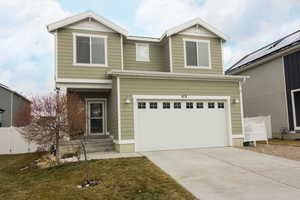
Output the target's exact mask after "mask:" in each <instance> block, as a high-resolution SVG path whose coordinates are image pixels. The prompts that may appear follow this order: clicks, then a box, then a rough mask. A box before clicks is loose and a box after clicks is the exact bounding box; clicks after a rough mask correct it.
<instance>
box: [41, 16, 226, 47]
mask: <svg viewBox="0 0 300 200" xmlns="http://www.w3.org/2000/svg"><path fill="white" fill-rule="evenodd" d="M87 18H92V19H94V20H95V21H97V22H99V23H101V24H103V25H105V26H107V27H109V28H111V29H112V30H114V31H116V32H118V33H120V34H122V35H124V36H126V38H127V39H129V40H139V41H150V42H160V41H161V40H162V39H163V38H164V37H166V36H167V37H168V36H171V35H174V34H176V33H179V32H181V31H184V30H186V29H188V28H190V27H193V26H195V25H197V24H198V25H200V26H202V27H204V28H205V29H207V30H208V31H210V32H212V33H214V34H215V35H217V36H218V37H220V38H221V39H223V40H224V41H226V40H228V39H229V37H228V36H226V35H225V34H223V33H221V32H220V31H218V30H217V29H216V28H214V27H212V26H211V25H209V24H207V23H206V22H204V21H203V20H201V19H200V18H195V19H192V20H190V21H187V22H185V23H183V24H181V25H179V26H175V27H173V28H170V29H168V30H167V31H166V32H165V33H164V34H163V35H162V36H161V37H160V38H152V37H151V38H150V37H143V36H129V35H128V32H127V30H125V29H124V28H122V27H120V26H119V25H117V24H115V23H113V22H111V21H109V20H107V19H105V18H104V17H101V16H99V15H97V14H95V13H94V12H92V11H86V12H83V13H80V14H77V15H74V16H71V17H67V18H65V19H62V20H59V21H57V22H54V23H51V24H49V25H47V30H48V31H49V32H53V31H55V30H57V29H59V28H62V27H65V26H69V25H71V24H74V23H76V22H79V21H81V20H84V19H87Z"/></svg>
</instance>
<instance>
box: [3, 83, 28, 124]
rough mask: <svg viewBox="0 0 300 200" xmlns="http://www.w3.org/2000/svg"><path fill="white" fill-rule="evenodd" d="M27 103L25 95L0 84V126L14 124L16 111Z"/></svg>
mask: <svg viewBox="0 0 300 200" xmlns="http://www.w3.org/2000/svg"><path fill="white" fill-rule="evenodd" d="M28 104H30V100H28V99H27V98H26V97H24V96H23V95H21V94H19V93H17V92H15V91H13V90H11V89H10V88H8V87H7V86H5V85H3V84H0V127H10V126H14V125H15V122H16V115H17V114H18V111H20V109H22V108H23V106H25V105H28Z"/></svg>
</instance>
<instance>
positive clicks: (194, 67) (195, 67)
mask: <svg viewBox="0 0 300 200" xmlns="http://www.w3.org/2000/svg"><path fill="white" fill-rule="evenodd" d="M184 68H188V69H211V66H209V67H205V66H184Z"/></svg>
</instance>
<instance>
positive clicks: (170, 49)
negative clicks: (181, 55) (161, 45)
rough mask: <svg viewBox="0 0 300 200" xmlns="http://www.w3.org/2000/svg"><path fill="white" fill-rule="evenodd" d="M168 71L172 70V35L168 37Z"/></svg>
mask: <svg viewBox="0 0 300 200" xmlns="http://www.w3.org/2000/svg"><path fill="white" fill-rule="evenodd" d="M169 57H170V72H173V53H172V37H171V36H170V37H169Z"/></svg>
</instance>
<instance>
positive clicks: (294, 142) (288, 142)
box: [269, 139, 300, 147]
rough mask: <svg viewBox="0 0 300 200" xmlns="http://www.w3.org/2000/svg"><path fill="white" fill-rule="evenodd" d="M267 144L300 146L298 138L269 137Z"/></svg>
mask: <svg viewBox="0 0 300 200" xmlns="http://www.w3.org/2000/svg"><path fill="white" fill-rule="evenodd" d="M269 144H274V145H289V146H296V147H300V140H279V139H271V140H269Z"/></svg>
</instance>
